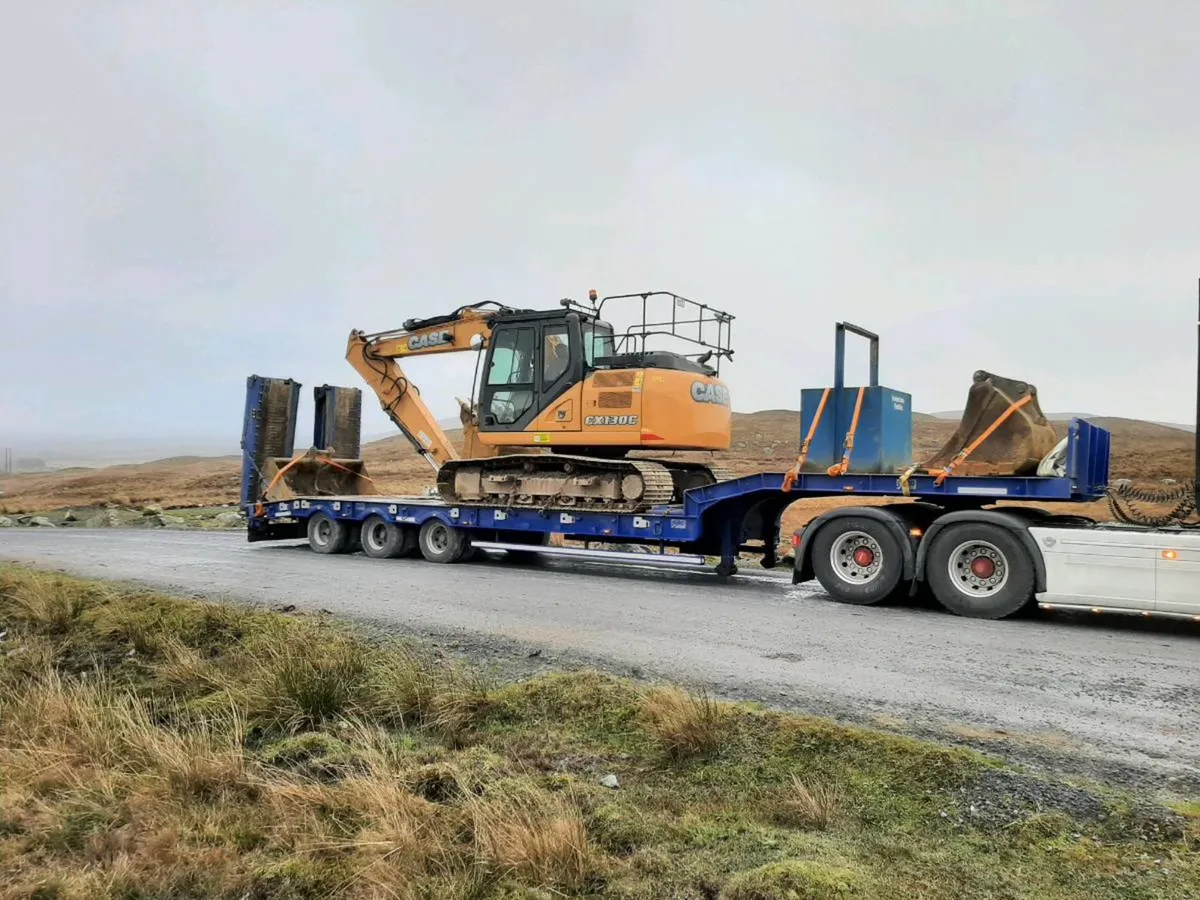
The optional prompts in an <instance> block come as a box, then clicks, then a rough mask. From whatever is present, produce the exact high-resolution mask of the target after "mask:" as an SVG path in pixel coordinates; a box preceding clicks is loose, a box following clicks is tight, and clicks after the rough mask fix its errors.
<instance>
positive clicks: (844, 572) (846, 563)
mask: <svg viewBox="0 0 1200 900" xmlns="http://www.w3.org/2000/svg"><path fill="white" fill-rule="evenodd" d="M812 567H813V574H814V575H816V576H817V581H819V582H820V584H821V587H823V588H825V590H826V591H827V592H828V593H829V596H831V597H832V598H833V599H834V600H837V601H838V602H839V603H853V604H855V605H858V606H870V605H873V604H875V603H882V602H883V601H884V600H886V599H887V598H888V597H890V596H891V595H892V594H894V593H895V591H896V588H897V587H898V586H899V584H900V579H901V578H902V577H903V576H904V555H903V553H902V552H901V549H900V546H899V545H898V544H897V543H896V539H895V537H893V536H892V534H891V532H890V531H888V528H887V526H886V525H884V524H883V523H882V522H877V521H875V520H874V519H858V518H845V519H834V520H833V521H832V522H829V523H828V524H826V525H823V526H822V527H821V530H820V531H818V532H817V534H816V537H814V538H813V544H812Z"/></svg>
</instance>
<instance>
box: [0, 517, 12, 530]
mask: <svg viewBox="0 0 1200 900" xmlns="http://www.w3.org/2000/svg"><path fill="white" fill-rule="evenodd" d="M12 527H13V520H12V519H10V518H9V517H8V516H0V528H12Z"/></svg>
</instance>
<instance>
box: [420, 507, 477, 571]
mask: <svg viewBox="0 0 1200 900" xmlns="http://www.w3.org/2000/svg"><path fill="white" fill-rule="evenodd" d="M417 540H418V543H419V545H420V547H421V555H422V556H424V557H425V558H426V559H427V560H429V561H430V562H435V563H455V562H459V561H460V560H462V559H463V558H464V557H465V556H467V554H469V553H470V552H471V541H470V539H469V538H468V537H467V534H466V532H465V531H463V530H462V529H461V528H453V527H451V526H449V525H447V524H446V523H445V522H443V521H442V520H441V519H439V518H437V517H436V516H435V517H433V518H430V519H426V520H425V523H424V524H423V525H422V526H421V531H420V532H419V533H418V535H417Z"/></svg>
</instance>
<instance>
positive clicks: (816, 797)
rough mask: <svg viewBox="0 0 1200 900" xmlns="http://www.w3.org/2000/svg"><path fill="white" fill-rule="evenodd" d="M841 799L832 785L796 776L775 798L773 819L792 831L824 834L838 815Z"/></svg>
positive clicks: (838, 788) (836, 787) (837, 788)
mask: <svg viewBox="0 0 1200 900" xmlns="http://www.w3.org/2000/svg"><path fill="white" fill-rule="evenodd" d="M842 796H843V792H842V789H841V788H840V787H838V786H837V785H835V784H831V783H829V782H825V781H816V780H806V779H804V778H801V777H800V776H799V775H796V776H793V778H792V781H791V783H790V784H789V785H787V787H786V788H784V789H783V790H782V791H780V792H779V794H778V795H777V796H776V798H775V818H776V819H777V820H778V821H779V822H782V823H783V824H785V825H790V826H793V827H799V828H812V829H816V830H824V829H826V828H828V827H829V826H830V825H831V824H833V821H834V820H835V819H836V818H837V816H838V813H839V812H840V811H841V805H842Z"/></svg>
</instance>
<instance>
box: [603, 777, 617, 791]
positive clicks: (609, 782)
mask: <svg viewBox="0 0 1200 900" xmlns="http://www.w3.org/2000/svg"><path fill="white" fill-rule="evenodd" d="M620 786H621V782H620V781H619V780H618V779H617V776H616V775H613V774H612V773H609V774H608V775H605V776H604V777H603V778H601V779H600V787H606V788H612V789H613V790H614V791H615V790H616V789H617V788H619V787H620Z"/></svg>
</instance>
